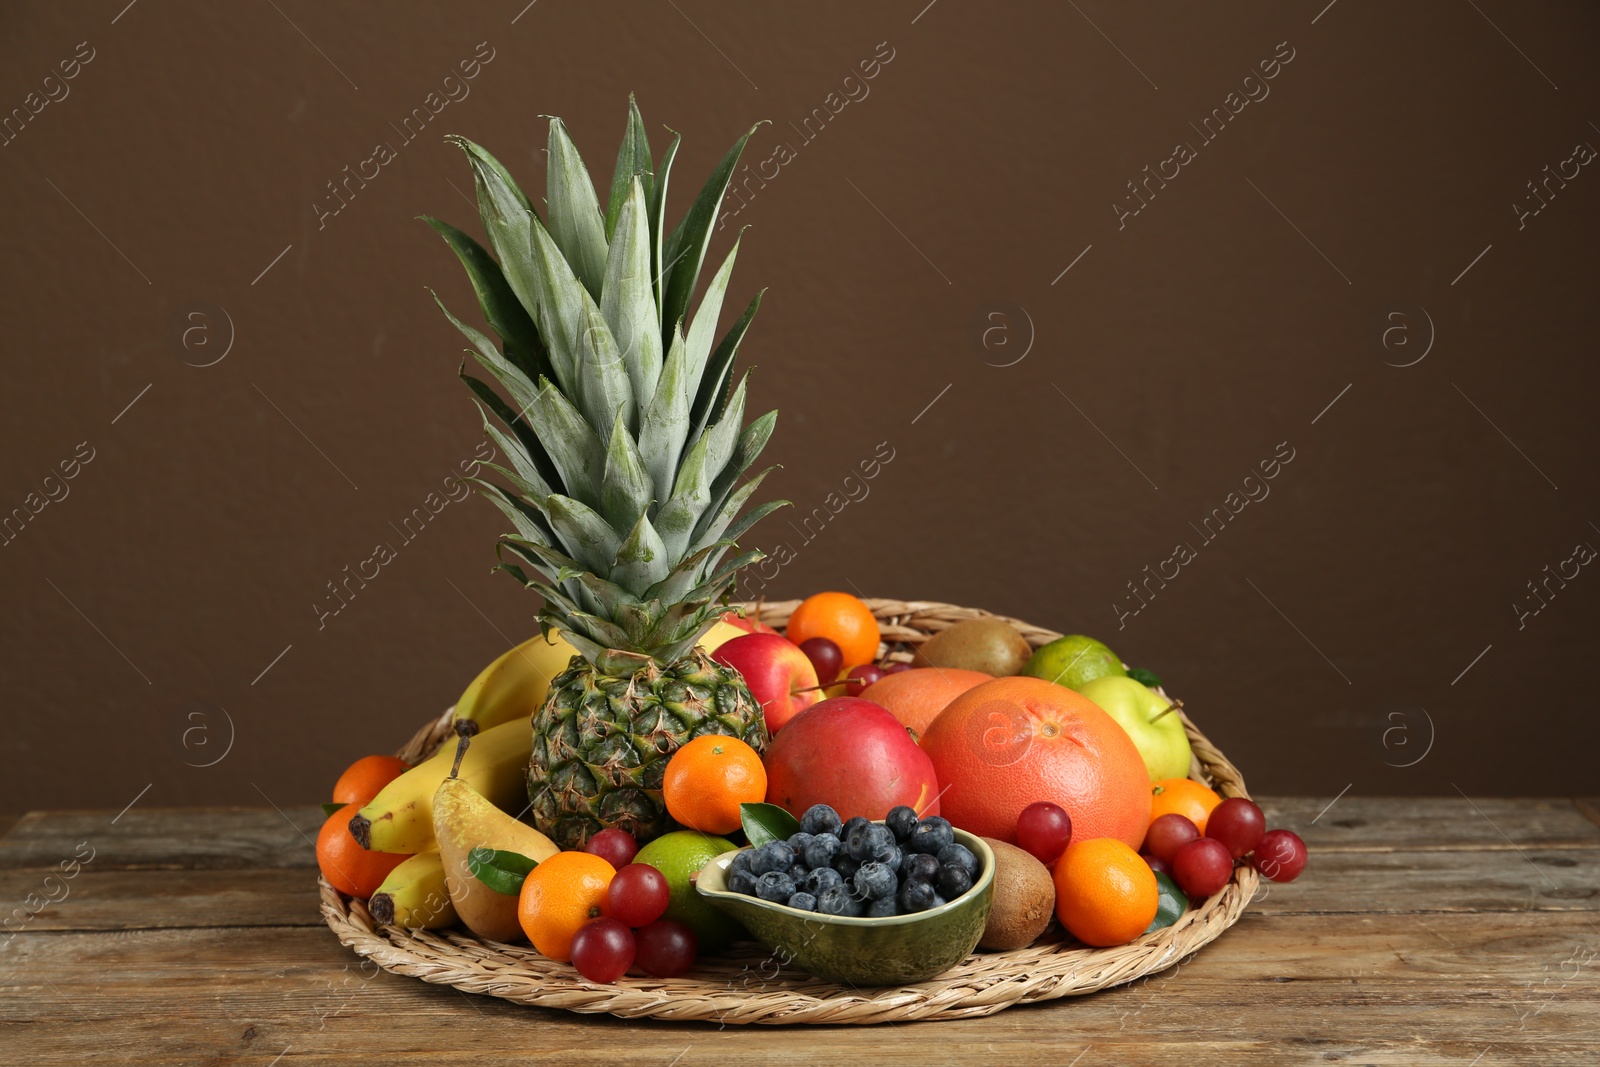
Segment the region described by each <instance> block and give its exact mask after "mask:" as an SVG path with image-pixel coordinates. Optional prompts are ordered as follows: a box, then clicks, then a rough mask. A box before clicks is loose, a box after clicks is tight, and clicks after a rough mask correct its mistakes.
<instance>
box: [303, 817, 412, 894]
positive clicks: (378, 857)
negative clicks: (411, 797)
mask: <svg viewBox="0 0 1600 1067" xmlns="http://www.w3.org/2000/svg"><path fill="white" fill-rule="evenodd" d="M368 799H371V798H370V797H369V798H368ZM366 803H367V801H365V800H357V801H352V802H351V803H349V804H346V805H345V806H344V807H342V808H340V809H339V810H338V811H336V812H334V813H333V814H332V815H330V816H328V818H327V819H326V820H325V821H324V822H323V824H322V829H321V830H319V831H317V866H318V867H320V868H321V869H322V877H324V878H326V879H327V880H328V884H329V885H331V886H333V888H335V889H337V890H338V891H339V892H341V893H343V894H344V895H345V896H347V897H362V898H366V897H370V896H371V895H372V894H373V893H375V892H377V891H378V887H379V886H380V885H382V884H383V880H384V879H385V878H387V877H389V872H390V871H392V870H394V869H395V868H396V867H398V866H400V864H402V863H404V862H405V861H406V860H408V859H410V858H411V857H410V856H407V855H404V854H402V853H399V852H369V851H367V850H366V849H364V848H362V847H361V846H360V845H359V844H358V843H357V842H356V839H355V838H353V837H351V836H350V817H351V816H353V815H354V814H355V813H356V812H358V811H360V810H361V807H362V805H364V804H366Z"/></svg>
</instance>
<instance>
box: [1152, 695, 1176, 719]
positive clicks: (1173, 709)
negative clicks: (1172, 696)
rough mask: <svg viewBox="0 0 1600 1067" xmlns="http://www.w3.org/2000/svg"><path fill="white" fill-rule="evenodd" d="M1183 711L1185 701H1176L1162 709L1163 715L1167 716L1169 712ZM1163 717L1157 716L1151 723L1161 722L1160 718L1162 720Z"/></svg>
mask: <svg viewBox="0 0 1600 1067" xmlns="http://www.w3.org/2000/svg"><path fill="white" fill-rule="evenodd" d="M1182 709H1183V701H1181V700H1174V701H1173V702H1172V703H1170V704H1168V705H1167V706H1166V707H1165V708H1163V709H1161V715H1165V714H1166V713H1167V712H1169V711H1181V710H1182ZM1161 715H1157V716H1156V717H1155V718H1154V719H1151V720H1150V721H1151V722H1157V721H1159V720H1160V718H1161Z"/></svg>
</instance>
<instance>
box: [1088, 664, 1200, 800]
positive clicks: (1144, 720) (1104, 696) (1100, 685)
mask: <svg viewBox="0 0 1600 1067" xmlns="http://www.w3.org/2000/svg"><path fill="white" fill-rule="evenodd" d="M1078 692H1080V693H1082V694H1083V695H1084V696H1086V697H1088V698H1089V699H1090V700H1092V701H1094V702H1095V703H1096V704H1098V705H1099V706H1100V708H1101V710H1102V711H1104V712H1105V713H1106V714H1107V715H1110V716H1111V717H1112V718H1113V719H1115V720H1117V725H1119V726H1121V727H1122V728H1123V729H1124V730H1126V731H1127V732H1128V736H1129V737H1131V738H1132V739H1133V744H1134V747H1135V748H1137V749H1138V750H1139V755H1140V756H1143V757H1144V766H1145V770H1147V771H1149V772H1150V780H1151V781H1152V782H1159V781H1160V780H1161V779H1163V778H1187V777H1189V735H1188V734H1186V733H1184V730H1183V720H1182V719H1181V718H1179V717H1178V715H1177V714H1176V709H1173V708H1172V702H1171V701H1169V700H1168V699H1167V698H1166V697H1164V696H1162V695H1161V694H1160V693H1157V692H1156V691H1155V690H1153V689H1148V688H1146V687H1145V686H1144V685H1143V684H1142V683H1140V682H1136V681H1134V680H1133V679H1132V678H1128V677H1124V676H1119V675H1111V674H1108V675H1105V676H1103V677H1100V678H1096V679H1094V680H1092V681H1089V682H1085V683H1084V684H1083V685H1082V686H1080V687H1079V688H1078Z"/></svg>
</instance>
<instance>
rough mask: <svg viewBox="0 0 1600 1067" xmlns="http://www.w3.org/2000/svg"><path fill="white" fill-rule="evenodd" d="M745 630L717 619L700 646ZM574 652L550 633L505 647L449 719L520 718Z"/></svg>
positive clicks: (712, 646)
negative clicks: (545, 637) (512, 646)
mask: <svg viewBox="0 0 1600 1067" xmlns="http://www.w3.org/2000/svg"><path fill="white" fill-rule="evenodd" d="M747 632H748V631H746V630H742V629H740V628H739V627H737V626H733V625H731V624H729V623H726V622H721V621H719V622H718V623H717V624H716V625H715V626H713V627H712V628H711V629H710V630H708V631H706V635H705V636H704V637H702V638H700V642H699V643H700V647H701V648H703V649H705V650H706V651H707V652H715V651H716V649H717V646H718V645H720V644H722V643H723V642H724V641H729V640H732V639H733V638H735V637H743V636H744V635H745V634H746V633H747ZM577 654H578V650H577V649H575V648H573V647H572V646H571V645H569V644H568V643H567V642H566V641H565V640H564V639H562V637H561V635H560V634H552V635H551V637H550V639H549V640H548V641H547V640H545V639H544V637H543V636H535V637H532V638H530V639H529V640H527V641H524V642H522V644H520V645H518V646H516V647H515V648H512V649H508V650H507V651H506V652H505V653H504V654H503V655H501V656H500V658H499V659H496V660H495V661H494V662H493V663H491V664H489V665H488V666H487V667H485V668H484V669H483V670H482V671H480V672H478V676H477V677H476V678H474V679H473V680H472V684H470V685H468V686H467V688H466V691H465V692H463V693H462V694H461V697H460V699H458V700H457V701H456V719H455V721H456V722H458V723H461V722H470V723H476V724H477V727H478V729H480V730H487V729H489V728H490V727H493V726H499V725H500V724H501V723H503V722H510V721H511V720H512V719H522V720H524V721H526V720H527V719H528V718H529V717H530V716H532V715H533V713H534V712H535V711H537V710H538V709H539V705H541V704H543V703H544V697H545V694H546V693H547V692H549V690H550V680H551V679H552V678H554V677H555V676H556V675H558V674H560V673H561V672H562V671H564V670H566V669H567V663H568V662H569V661H570V660H571V659H572V657H573V656H576V655H577Z"/></svg>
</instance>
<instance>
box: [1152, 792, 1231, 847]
mask: <svg viewBox="0 0 1600 1067" xmlns="http://www.w3.org/2000/svg"><path fill="white" fill-rule="evenodd" d="M1221 803H1222V798H1221V797H1220V796H1218V795H1217V794H1216V793H1215V792H1214V791H1212V790H1211V789H1208V788H1206V787H1205V786H1204V785H1201V784H1200V783H1199V782H1196V781H1195V780H1194V779H1192V778H1163V779H1161V780H1160V781H1159V782H1153V783H1151V785H1150V821H1151V822H1155V821H1156V819H1157V817H1159V816H1162V815H1174V814H1175V815H1182V816H1183V817H1184V818H1185V819H1188V820H1189V821H1190V822H1192V823H1194V826H1195V829H1196V830H1199V831H1200V836H1201V837H1204V836H1205V835H1206V821H1207V820H1208V819H1210V818H1211V809H1212V808H1214V807H1216V806H1217V805H1218V804H1221Z"/></svg>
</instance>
